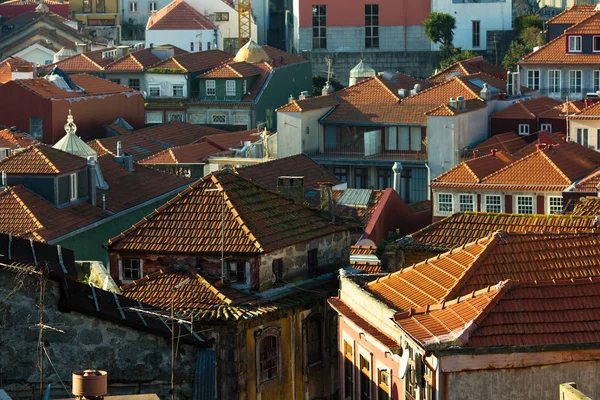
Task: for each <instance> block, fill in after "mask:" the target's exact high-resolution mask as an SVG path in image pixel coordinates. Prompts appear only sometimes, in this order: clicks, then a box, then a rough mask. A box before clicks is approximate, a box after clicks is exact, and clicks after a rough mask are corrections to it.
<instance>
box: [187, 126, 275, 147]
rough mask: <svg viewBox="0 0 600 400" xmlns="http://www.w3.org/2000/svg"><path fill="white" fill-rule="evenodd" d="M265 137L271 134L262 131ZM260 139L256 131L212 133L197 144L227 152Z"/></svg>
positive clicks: (259, 134)
mask: <svg viewBox="0 0 600 400" xmlns="http://www.w3.org/2000/svg"><path fill="white" fill-rule="evenodd" d="M264 133H265V134H266V135H267V136H270V135H272V134H273V133H272V132H268V131H264ZM260 139H261V133H259V132H258V131H257V130H256V129H249V130H246V131H237V132H226V133H212V134H210V135H206V136H203V137H201V138H200V139H198V141H199V142H208V143H210V144H212V145H213V146H216V147H218V148H220V149H221V150H229V149H231V148H241V147H243V146H244V142H256V141H258V140H260Z"/></svg>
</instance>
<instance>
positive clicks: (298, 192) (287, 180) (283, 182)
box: [277, 176, 304, 204]
mask: <svg viewBox="0 0 600 400" xmlns="http://www.w3.org/2000/svg"><path fill="white" fill-rule="evenodd" d="M277 193H278V194H280V195H281V196H283V197H285V198H286V199H290V200H294V202H295V203H299V204H302V203H303V202H304V177H303V176H280V177H279V178H277Z"/></svg>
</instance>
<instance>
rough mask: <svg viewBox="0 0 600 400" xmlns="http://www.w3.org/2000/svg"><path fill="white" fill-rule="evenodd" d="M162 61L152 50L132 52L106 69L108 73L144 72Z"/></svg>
mask: <svg viewBox="0 0 600 400" xmlns="http://www.w3.org/2000/svg"><path fill="white" fill-rule="evenodd" d="M161 61H162V60H161V59H160V58H158V57H157V56H155V55H154V54H152V49H143V50H139V51H132V52H130V53H127V54H125V55H124V56H123V57H119V58H117V59H116V60H114V61H112V62H111V63H110V64H108V65H106V66H105V67H104V70H105V71H107V72H123V71H136V72H137V71H144V70H146V69H148V68H150V67H151V66H152V65H154V64H157V63H159V62H161Z"/></svg>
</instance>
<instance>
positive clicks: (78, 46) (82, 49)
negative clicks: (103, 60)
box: [75, 43, 87, 54]
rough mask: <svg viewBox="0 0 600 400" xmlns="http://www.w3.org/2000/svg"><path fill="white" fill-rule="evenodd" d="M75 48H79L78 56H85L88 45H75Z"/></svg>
mask: <svg viewBox="0 0 600 400" xmlns="http://www.w3.org/2000/svg"><path fill="white" fill-rule="evenodd" d="M75 47H76V48H77V54H83V53H85V51H86V50H87V44H85V43H75Z"/></svg>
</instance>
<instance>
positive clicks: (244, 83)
mask: <svg viewBox="0 0 600 400" xmlns="http://www.w3.org/2000/svg"><path fill="white" fill-rule="evenodd" d="M247 94H248V81H247V80H245V79H244V80H243V81H242V96H245V95H247Z"/></svg>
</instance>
